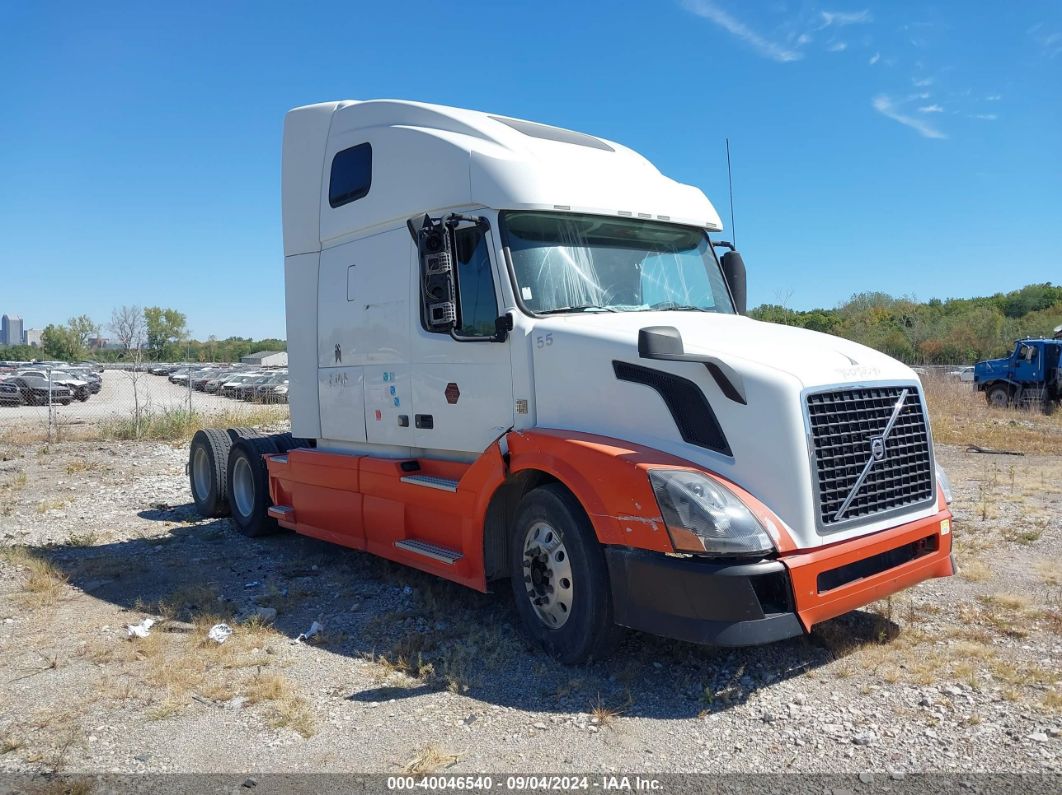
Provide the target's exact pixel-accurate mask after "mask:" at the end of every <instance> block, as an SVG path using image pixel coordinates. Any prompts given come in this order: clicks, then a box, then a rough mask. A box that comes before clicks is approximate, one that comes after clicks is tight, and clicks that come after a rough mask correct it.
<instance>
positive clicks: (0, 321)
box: [0, 313, 26, 345]
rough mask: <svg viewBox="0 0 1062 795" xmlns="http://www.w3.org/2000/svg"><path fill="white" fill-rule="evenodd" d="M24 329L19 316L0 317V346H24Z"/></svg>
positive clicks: (5, 315) (6, 315)
mask: <svg viewBox="0 0 1062 795" xmlns="http://www.w3.org/2000/svg"><path fill="white" fill-rule="evenodd" d="M25 344H26V327H25V323H24V322H23V320H22V316H21V315H9V314H7V313H5V314H4V315H3V316H2V317H0V345H25Z"/></svg>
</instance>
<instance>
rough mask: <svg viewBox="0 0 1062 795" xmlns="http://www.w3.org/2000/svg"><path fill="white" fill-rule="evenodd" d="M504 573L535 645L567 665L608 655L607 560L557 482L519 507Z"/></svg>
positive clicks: (615, 636)
mask: <svg viewBox="0 0 1062 795" xmlns="http://www.w3.org/2000/svg"><path fill="white" fill-rule="evenodd" d="M509 571H510V577H511V580H512V588H513V597H514V599H515V600H516V611H517V612H518V613H519V614H520V618H521V620H522V623H523V627H524V630H525V632H526V633H527V634H528V635H529V636H530V638H531V639H532V640H533V641H535V642H536V643H538V644H539V645H541V646H542V647H543V648H545V649H546V651H548V652H549V653H550V654H552V655H553V656H554V657H556V658H557V659H558V660H560V661H561V662H562V663H565V664H568V665H572V664H579V663H584V662H587V661H588V660H591V659H601V658H603V657H606V656H608V654H609V653H610V652H611V651H612V649H613V648H614V647H615V645H616V643H617V642H618V640H619V638H620V636H621V630H620V628H619V627H617V626H616V624H615V623H614V621H613V618H612V592H611V589H610V587H609V580H608V568H607V566H606V564H605V555H604V553H603V552H602V549H601V545H600V543H598V540H597V536H596V535H595V534H594V529H593V527H592V526H591V525H590V520H589V519H588V518H587V516H586V512H585V511H584V510H583V507H582V506H581V505H580V504H579V502H578V500H576V499H575V497H573V496H572V494H571V492H569V491H568V490H567V489H565V488H564V487H563V486H561V485H560V484H556V483H551V484H549V485H546V486H541V487H539V488H537V489H534V490H533V491H531V492H529V493H528V494H527V495H525V496H524V498H523V499H522V500H521V501H520V505H519V507H518V509H517V512H516V521H515V522H514V523H513V526H512V530H511V537H510V543H509Z"/></svg>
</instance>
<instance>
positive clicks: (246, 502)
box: [232, 455, 254, 516]
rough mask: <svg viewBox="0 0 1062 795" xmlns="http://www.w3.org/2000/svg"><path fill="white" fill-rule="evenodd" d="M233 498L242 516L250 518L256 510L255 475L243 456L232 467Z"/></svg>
mask: <svg viewBox="0 0 1062 795" xmlns="http://www.w3.org/2000/svg"><path fill="white" fill-rule="evenodd" d="M232 496H233V498H234V499H235V501H236V508H237V509H238V510H239V512H240V516H250V515H251V512H252V511H253V510H254V473H253V472H252V471H251V464H250V463H249V462H248V461H247V459H246V458H245V457H244V456H242V455H241V456H240V457H239V458H237V459H236V463H235V464H234V465H233V467H232Z"/></svg>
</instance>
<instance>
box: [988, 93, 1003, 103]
mask: <svg viewBox="0 0 1062 795" xmlns="http://www.w3.org/2000/svg"><path fill="white" fill-rule="evenodd" d="M1001 99H1003V95H1002V94H989V95H988V96H987V97H985V102H999V101H1000V100H1001Z"/></svg>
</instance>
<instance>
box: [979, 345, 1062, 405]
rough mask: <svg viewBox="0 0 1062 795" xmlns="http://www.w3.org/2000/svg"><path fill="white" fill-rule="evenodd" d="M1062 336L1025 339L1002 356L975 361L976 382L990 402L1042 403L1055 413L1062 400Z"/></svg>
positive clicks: (1009, 403)
mask: <svg viewBox="0 0 1062 795" xmlns="http://www.w3.org/2000/svg"><path fill="white" fill-rule="evenodd" d="M1060 357H1062V339H1058V338H1057V335H1056V339H1050V340H1049V339H1024V340H1018V341H1017V342H1015V343H1014V351H1013V352H1012V353H1011V354H1010V356H1007V357H1004V358H1002V359H987V360H986V361H983V362H978V363H977V364H975V365H974V385H975V386H976V387H977V390H978V391H979V392H984V393H985V400H987V401H988V405H990V406H1001V407H1005V406H1024V407H1028V408H1035V407H1039V408H1040V409H1042V410H1043V412H1044V413H1045V414H1051V413H1053V412H1054V410H1055V409H1056V408H1057V407H1058V404H1059V401H1062V364H1060V361H1059V359H1060Z"/></svg>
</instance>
